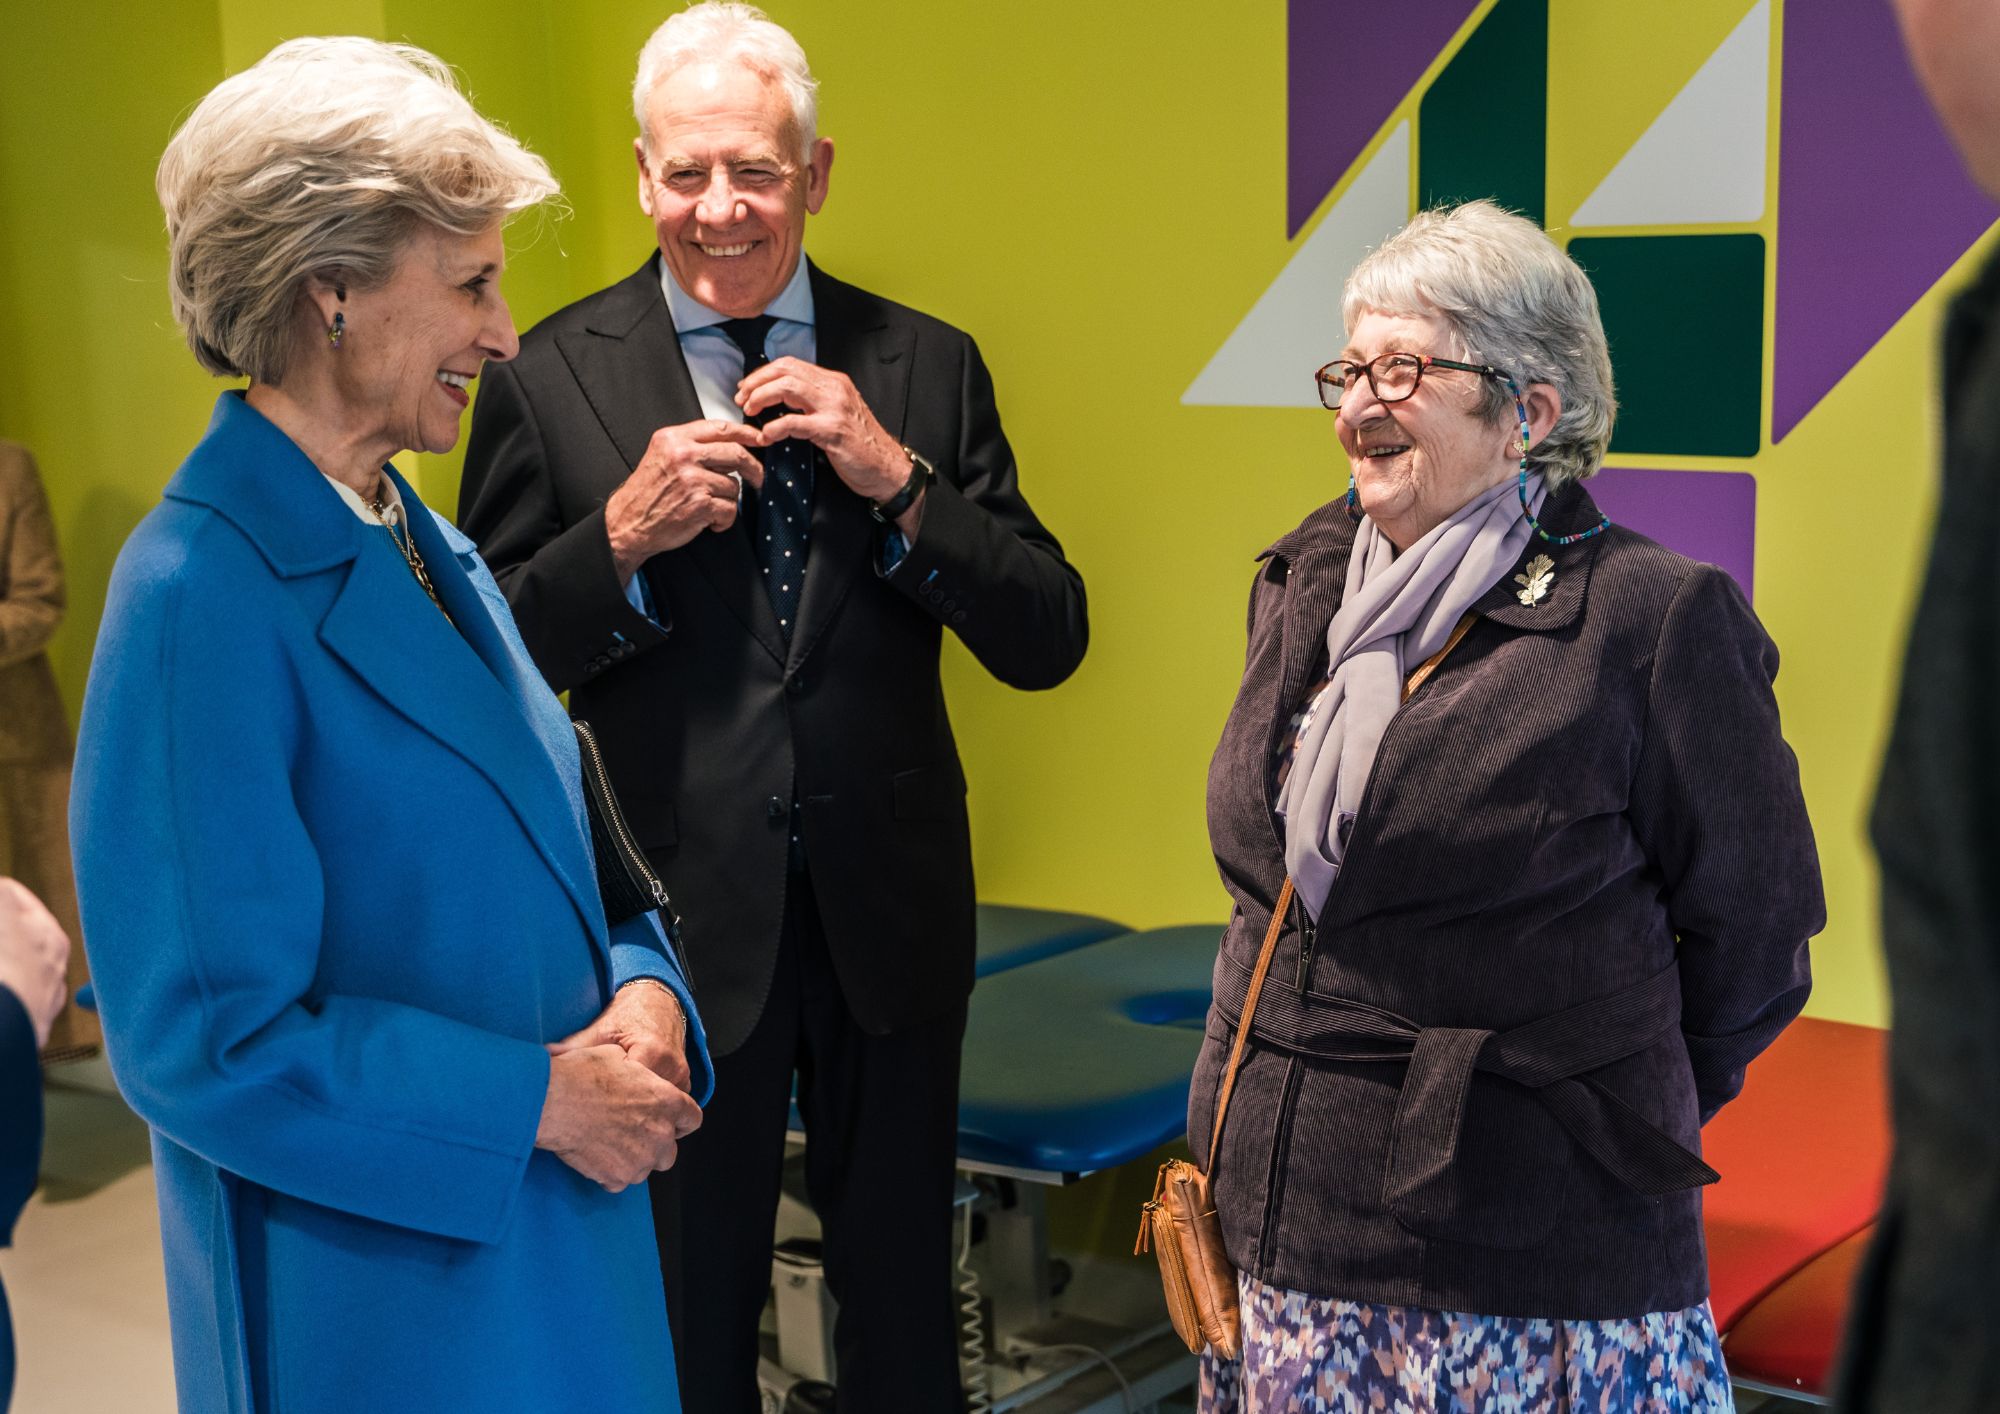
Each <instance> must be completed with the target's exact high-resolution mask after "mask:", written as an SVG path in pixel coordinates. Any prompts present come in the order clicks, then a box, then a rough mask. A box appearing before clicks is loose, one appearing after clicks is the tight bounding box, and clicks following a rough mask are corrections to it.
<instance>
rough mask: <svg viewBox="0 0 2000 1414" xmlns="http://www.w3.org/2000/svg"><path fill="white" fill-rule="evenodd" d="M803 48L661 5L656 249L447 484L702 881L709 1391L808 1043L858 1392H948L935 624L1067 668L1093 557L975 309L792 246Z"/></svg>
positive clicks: (672, 875)
mask: <svg viewBox="0 0 2000 1414" xmlns="http://www.w3.org/2000/svg"><path fill="white" fill-rule="evenodd" d="M814 87H815V84H814V80H813V79H812V76H811V73H810V70H809V69H808V67H807V65H806V60H805V56H804V54H803V53H802V52H801V51H800V50H799V47H798V45H797V43H796V41H794V40H793V39H792V37H791V36H790V35H789V34H787V33H786V32H785V31H784V30H782V29H780V28H778V27H777V26H776V25H774V24H772V23H771V22H770V21H768V20H766V19H765V18H764V17H763V16H762V15H761V14H759V13H758V12H757V11H755V10H753V9H751V8H749V7H748V6H743V5H733V4H716V3H709V4H702V5H697V6H695V7H694V8H693V9H691V10H689V11H687V12H685V13H683V14H680V15H677V16H675V17H674V18H673V19H671V20H669V21H668V22H667V23H666V24H665V25H663V26H662V27H661V28H660V30H659V31H658V32H657V33H656V34H655V35H654V36H653V38H652V40H651V41H649V43H648V44H647V46H646V48H645V51H644V52H643V53H642V54H641V56H640V64H639V77H638V82H637V84H636V86H635V99H634V106H635V110H636V116H637V117H638V119H639V124H640V131H641V136H640V138H639V140H638V141H637V143H636V144H635V148H636V152H637V157H638V168H639V172H638V178H639V201H640V205H641V206H642V207H643V208H644V209H645V211H646V212H647V214H648V215H650V216H651V217H652V219H653V224H654V228H655V231H656V233H657V237H658V245H659V252H658V254H657V256H655V257H654V258H651V259H649V260H648V261H647V262H646V264H645V265H644V266H643V267H641V268H640V270H639V271H638V272H637V273H636V274H634V275H632V276H631V277H630V278H629V279H626V280H624V281H622V282H620V283H619V284H617V285H614V286H612V287H611V288H609V289H607V290H604V291H601V292H600V293H598V294H595V295H592V296H590V297H589V298H587V299H584V300H582V301H580V302H578V303H577V304H574V305H572V306H570V307H569V308H567V309H564V310H561V311H559V312H558V313H556V314H555V315H553V316H551V317H550V318H549V319H547V320H546V321H544V322H543V323H542V324H541V325H540V326H539V327H538V328H536V329H534V330H532V331H531V332H530V333H529V334H527V335H526V336H525V338H524V339H523V342H522V350H521V355H520V358H519V359H518V360H517V361H516V362H515V363H513V364H510V365H505V366H500V367H495V368H492V369H490V370H489V371H488V373H487V375H486V380H485V381H486V387H485V388H484V390H483V391H482V393H481V395H480V397H479V401H478V406H477V408H476V410H475V413H474V418H473V429H472V437H471V443H470V447H469V451H468V455H467V459H466V470H465V480H464V490H463V493H462V499H461V503H460V510H461V520H462V522H463V524H464V526H465V528H466V530H467V532H468V533H469V534H471V535H472V536H473V537H474V538H475V539H476V540H477V541H478V542H479V546H480V549H481V551H482V553H483V554H484V555H485V556H486V558H487V560H488V562H489V563H490V564H491V565H492V567H493V569H494V572H495V573H496V574H497V575H498V577H499V579H500V581H501V583H502V584H503V585H504V586H505V588H506V592H507V595H508V597H509V599H510V600H511V602H512V604H513V607H514V612H515V615H516V617H517V618H518V620H519V622H520V626H521V632H522V634H523V636H524V638H525V639H526V641H527V644H528V646H529V649H530V651H531V652H532V653H533V654H534V656H535V659H536V661H537V662H538V663H539V664H540V666H541V668H542V670H543V672H544V673H545V674H546V675H547V676H548V678H549V681H550V682H551V683H552V684H553V685H554V686H555V687H556V688H558V689H568V690H570V692H571V694H572V695H571V699H570V706H571V710H572V712H573V713H574V714H575V715H576V716H578V717H579V718H583V719H587V720H588V721H590V722H591V723H592V724H593V725H594V726H595V728H596V729H597V733H598V735H599V737H600V738H601V740H602V742H603V750H604V754H605V757H606V760H607V762H608V764H609V766H610V769H611V773H612V775H613V778H614V780H615V781H616V784H617V786H618V789H619V791H620V793H621V795H622V796H623V798H624V801H625V805H626V809H627V813H628V814H629V815H630V817H631V822H632V827H633V829H634V831H635V833H636V834H637V835H638V837H639V843H640V844H641V845H642V846H643V847H644V848H645V849H646V850H647V851H648V852H649V853H650V855H651V856H652V858H653V860H654V861H655V862H656V863H657V865H658V866H659V868H660V869H661V871H662V872H663V873H664V875H665V877H666V879H667V882H668V885H669V887H670V889H671V891H672V893H673V896H674V899H675V902H676V904H677V905H678V906H679V907H680V908H681V909H682V910H683V911H684V913H685V915H686V917H685V936H686V945H687V952H688V959H689V963H690V966H691V969H692V971H693V974H694V979H695V982H694V985H695V988H696V991H697V995H698V997H699V999H700V1002H701V1006H702V1011H703V1014H704V1016H705V1017H706V1018H707V1022H708V1028H709V1041H710V1046H711V1050H712V1054H713V1055H714V1056H715V1058H716V1066H717V1071H716V1077H717V1084H716V1098H715V1101H714V1103H713V1105H712V1106H711V1108H710V1109H709V1111H708V1114H707V1116H706V1119H705V1121H704V1125H703V1128H702V1131H701V1140H700V1143H699V1144H698V1145H690V1146H688V1148H687V1149H686V1150H685V1152H684V1156H683V1158H682V1160H681V1163H680V1165H679V1166H678V1167H677V1168H676V1169H675V1171H674V1173H673V1175H672V1176H671V1177H670V1178H666V1179H664V1180H663V1182H662V1183H661V1184H660V1185H659V1186H658V1187H656V1190H655V1198H656V1202H655V1214H656V1217H657V1218H658V1219H659V1239H660V1245H661V1253H662V1266H663V1269H664V1271H665V1275H666V1280H667V1290H668V1304H669V1309H670V1311H671V1313H672V1315H673V1317H674V1321H675V1325H676V1342H675V1343H676V1348H677V1350H678V1352H679V1358H680V1365H681V1384H682V1392H683V1398H684V1399H685V1401H686V1404H687V1407H688V1408H690V1409H692V1410H700V1411H702V1414H735V1411H739V1410H741V1411H752V1410H755V1409H756V1408H757V1407H758V1406H757V1393H756V1388H755V1367H756V1359H757V1333H756V1326H757V1318H758V1313H759V1311H760V1310H761V1308H762V1306H763V1302H764V1298H765V1294H766V1290H767V1287H768V1278H769V1269H770V1241H771V1232H772V1216H773V1212H774V1209H775V1206H776V1202H777V1196H778V1185H779V1173H780V1168H781V1163H782V1151H783V1140H784V1131H785V1127H786V1114H787V1100H788V1096H789V1094H790V1093H791V1091H792V1089H793V1083H794V1076H795V1075H796V1077H797V1092H798V1100H799V1107H800V1110H801V1112H802V1114H803V1116H804V1119H805V1124H806V1129H807V1132H808V1135H809V1136H810V1137H809V1143H808V1156H807V1180H808V1186H809V1189H810V1192H811V1197H812V1200H813V1204H814V1206H815V1208H817V1210H818V1212H819V1215H820V1218H821V1220H822V1223H823V1225H824V1229H825V1249H824V1255H825V1260H826V1270H827V1280H828V1284H829V1286H830V1288H831V1290H832V1292H833V1295H834V1296H835V1298H836V1299H837V1301H838V1303H839V1308H840V1315H839V1322H838V1326H837V1328H836V1332H835V1348H836V1357H837V1361H838V1366H839V1389H840V1407H841V1408H842V1409H856V1410H868V1411H871V1414H893V1411H900V1410H910V1411H922V1412H923V1414H935V1412H936V1411H946V1410H950V1409H952V1408H955V1407H957V1405H958V1402H959V1399H960V1394H959V1375H958V1367H957V1359H956V1354H955V1351H954V1346H953V1330H952V1325H951V1317H950V1305H949V1290H948V1285H947V1280H948V1273H949V1258H950V1235H951V1217H950V1211H951V1186H952V1167H953V1159H954V1140H955V1131H956V1102H957V1082H958V1057H959V1044H960V1040H961V1037H962V1034H963V1030H964V1024H965V1008H966V997H967V994H968V992H969V990H970V987H971V982H972V958H973V949H972V944H973V883H972V860H971V850H970V845H969V839H968V831H967V821H966V809H965V799H964V796H965V778H964V775H963V773H962V771H961V768H960V765H959V761H958V756H957V751H956V748H955V746H954V744H953V740H952V734H951V727H950V723H949V721H948V719H947V717H946V713H945V704H944V698H943V694H942V692H941V690H940V686H939V679H938V655H939V646H940V642H941V640H942V637H943V633H944V631H945V630H946V629H949V630H950V631H951V632H953V633H955V634H956V635H958V637H959V639H960V640H961V641H962V642H963V643H965V645H966V646H967V647H968V648H969V649H970V650H971V651H972V653H973V654H974V656H975V657H977V658H978V659H979V661H980V662H981V663H982V664H984V665H985V666H986V668H987V669H988V670H989V671H990V672H992V673H993V674H994V675H995V676H996V677H998V678H1000V679H1001V680H1002V681H1004V682H1007V683H1009V684H1011V685H1013V686H1016V687H1022V688H1046V687H1053V686H1054V685H1056V684H1057V683H1060V682H1061V681H1063V679H1064V678H1066V677H1068V676H1069V674H1070V673H1071V672H1072V671H1073V670H1074V669H1075V667H1076V665H1077V663H1078V662H1079V660H1080V659H1081V658H1082V656H1083V652H1084V645H1085V640H1086V626H1085V611H1084V594H1083V584H1082V581H1081V579H1080V577H1079V576H1078V574H1077V572H1076V571H1075V570H1074V569H1073V568H1071V567H1070V565H1069V564H1068V563H1067V562H1066V561H1065V560H1064V558H1063V554H1062V550H1061V547H1060V546H1059V545H1058V544H1057V543H1056V540H1055V537H1054V536H1052V535H1051V534H1050V533H1049V532H1048V531H1047V530H1046V529H1045V528H1044V527H1043V525H1042V523H1041V522H1040V521H1039V520H1038V519H1037V518H1036V516H1035V514H1034V512H1033V511H1032V510H1030V509H1029V507H1028V503H1027V501H1026V500H1025V499H1024V498H1023V496H1022V494H1021V491H1020V488H1019V485H1018V483H1017V479H1016V475H1015V467H1014V458H1013V455H1012V453H1011V452H1010V450H1009V449H1008V445H1007V440H1006V437H1005V436H1004V434H1003V433H1002V431H1001V428H1000V419H999V415H998V412H997V410H996V408H995V405H994V394H993V385H992V382H991V379H990V378H989V377H988V374H987V371H986V368H985V365H984V363H983V362H982V361H981V359H980V356H979V352H978V350H977V348H976V347H975V346H974V344H973V342H972V340H971V339H970V338H968V337H967V336H966V335H965V334H963V333H961V332H960V331H958V330H956V329H954V328H951V327H950V326H948V325H945V324H942V323H940V322H938V321H937V320H935V319H931V318H927V317H926V316H924V315H921V314H918V313H916V312H914V311H912V310H909V309H906V308H904V307H902V306H900V305H896V304H892V303H891V302H889V301H888V300H886V299H883V298H881V297H879V296H877V295H874V294H871V293H869V292H867V291H864V290H860V289H856V288H855V287H853V286H851V285H847V284H843V283H842V282H840V281H839V280H836V279H833V278H832V277H831V276H829V275H827V274H826V273H825V272H823V271H821V270H819V269H818V268H817V267H815V266H813V265H812V264H811V263H810V262H809V261H807V260H806V259H805V257H804V254H803V250H802V245H803V240H804V232H805V226H806V218H807V216H808V215H809V214H812V213H815V212H817V211H818V210H819V209H820V207H821V204H822V203H823V202H824V201H825V199H826V194H827V184H828V176H829V172H830V170H831V167H832V163H833V145H832V143H831V142H830V141H828V140H827V139H825V138H822V137H819V136H817V133H816V114H815V107H814Z"/></svg>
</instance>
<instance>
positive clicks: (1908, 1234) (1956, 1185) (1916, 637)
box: [1840, 261, 2000, 1414]
mask: <svg viewBox="0 0 2000 1414" xmlns="http://www.w3.org/2000/svg"><path fill="white" fill-rule="evenodd" d="M1944 387H1945V462H1944V488H1943V494H1942V497H1941V499H1940V501H1939V505H1938V517H1937V532H1936V538H1935V540H1934V542H1933V544H1932V547H1931V560H1930V569H1929V572H1928V574H1927V575H1926V577H1925V581H1924V588H1923V594H1922V598H1921V599H1920V601H1919V603H1918V605H1917V614H1916V619H1915V621H1914V622H1913V623H1912V624H1911V627H1910V646H1909V655H1908V658H1907V660H1906V661H1905V663H1904V667H1903V686H1902V695H1901V700H1900V702H1899V703H1898V705H1897V709H1896V723H1895V727H1894V729H1893V731H1892V733H1891V735H1890V739H1889V749H1888V754H1887V756H1886V758H1885V759H1884V761H1883V764H1882V782H1881V786H1880V789H1879V791H1878V793H1877V795H1876V798H1875V817H1874V821H1873V834H1874V841H1875V849H1876V852H1877V853H1878V854H1879V855H1880V856H1881V861H1882V944H1883V948H1884V950H1885V952H1886V953H1887V956H1888V964H1889V994H1890V999H1891V1002H1892V1010H1893V1016H1892V1020H1893V1023H1894V1030H1893V1032H1892V1035H1891V1038H1890V1043H1889V1055H1890V1073H1891V1101H1892V1104H1893V1109H1894V1116H1895V1129H1896V1151H1895V1157H1894V1159H1893V1161H1892V1162H1891V1164H1890V1169H1889V1192H1888V1197H1887V1199H1886V1201H1885V1202H1884V1205H1883V1210H1882V1218H1881V1225H1880V1227H1879V1229H1878V1231H1877V1235H1876V1241H1875V1245H1874V1247H1873V1249H1872V1250H1871V1251H1870V1253H1869V1258H1868V1261H1867V1263H1866V1265H1865V1266H1864V1267H1863V1270H1862V1273H1861V1277H1860V1279H1859V1281H1858V1283H1857V1285H1856V1288H1855V1297H1854V1306H1853V1318H1852V1322H1851V1324H1850V1327H1849V1332H1848V1343H1847V1348H1846V1370H1845V1373H1844V1377H1843V1379H1842V1381H1841V1386H1842V1394H1841V1398H1840V1402H1841V1404H1842V1406H1843V1407H1844V1408H1847V1409H1850V1410H1868V1411H1890V1410H1894V1411H1903V1410H1909V1411H1912V1414H1916V1411H1922V1414H1974V1411H1979V1414H1986V1411H1990V1410H1992V1409H1994V1408H1996V1407H2000V1339H1996V1337H1995V1330H1996V1329H2000V1286H1996V1284H1995V1273H1996V1272H2000V1131H1996V1127H1995V1121H1994V1115H1995V1114H2000V261H1995V262H1993V263H1990V264H1989V265H1988V266H1987V268H1986V271H1985V273H1984V274H1983V275H1982V276H1981V278H1980V281H1979V283H1978V285H1977V286H1976V287H1975V288H1973V289H1972V290H1971V291H1969V292H1967V293H1966V294H1965V295H1964V296H1963V297H1961V299H1960V300H1959V302H1958V303H1957V305H1956V306H1954V308H1953V310H1952V314H1951V318H1950V321H1949V323H1948V324H1947V326H1946V336H1945V379H1944ZM1909 474H1910V475H1920V474H1921V472H1918V471H1915V470H1912V471H1911V472H1910V473H1909Z"/></svg>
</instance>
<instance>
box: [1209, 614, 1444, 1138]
mask: <svg viewBox="0 0 2000 1414" xmlns="http://www.w3.org/2000/svg"><path fill="white" fill-rule="evenodd" d="M1478 617H1479V615H1477V614H1467V615H1466V616H1465V617H1464V618H1462V619H1460V620H1459V621H1458V627H1457V628H1455V629H1453V630H1452V631H1451V637H1450V638H1447V639H1446V640H1445V642H1444V647H1442V648H1440V649H1438V651H1437V652H1435V653H1433V654H1431V656H1430V657H1428V658H1426V659H1425V660H1424V661H1423V663H1422V665H1421V666H1419V667H1418V669H1417V670H1416V671H1415V672H1414V673H1411V674H1410V678H1409V681H1408V682H1406V683H1404V684H1403V700H1404V701H1405V702H1407V701H1409V700H1410V694H1411V693H1413V692H1415V691H1416V690H1417V689H1418V688H1420V687H1422V686H1423V685H1424V682H1425V680H1426V679H1428V678H1429V677H1430V675H1431V674H1432V673H1434V672H1436V671H1437V666H1438V664H1439V663H1442V662H1443V661H1444V656H1445V654H1447V653H1449V652H1451V650H1452V649H1454V648H1456V647H1458V645H1459V642H1460V640H1462V639H1463V638H1464V637H1465V635H1466V633H1467V631H1468V630H1470V629H1471V627H1472V625H1473V623H1474V622H1475V621H1476V620H1477V619H1478ZM1291 904H1292V876H1291V875H1289V874H1287V875H1286V876H1285V886H1284V887H1283V888H1281V889H1279V890H1278V901H1277V903H1276V904H1274V905H1273V906H1272V908H1271V926H1270V927H1269V928H1267V929H1265V930H1264V946H1263V948H1262V949H1260V950H1259V951H1258V953H1257V966H1256V968H1255V969H1254V970H1253V971H1252V972H1251V973H1250V989H1249V990H1248V991H1247V992H1245V993H1244V994H1243V1015H1242V1017H1241V1019H1239V1020H1238V1021H1237V1023H1236V1042H1235V1044H1234V1045H1232V1046H1231V1047H1230V1048H1229V1064H1228V1065H1227V1066H1225V1067H1223V1071H1222V1088H1221V1089H1220V1090H1218V1091H1217V1092H1216V1095H1215V1123H1214V1124H1212V1125H1210V1126H1209V1130H1208V1162H1207V1163H1206V1164H1204V1165H1202V1172H1203V1173H1214V1172H1215V1156H1216V1155H1217V1154H1218V1153H1220V1152H1221V1145H1222V1120H1223V1116H1225V1115H1227V1114H1228V1113H1229V1096H1230V1094H1231V1092H1232V1091H1234V1090H1235V1089H1236V1067H1237V1066H1238V1065H1239V1064H1241V1063H1242V1060H1243V1040H1244V1038H1245V1037H1246V1036H1248V1035H1249V1034H1250V1018H1251V1017H1253V1016H1255V1015H1256V1014H1257V997H1258V995H1259V994H1260V993H1261V992H1263V990H1264V974H1265V973H1267V972H1269V971H1270V970H1271V957H1272V955H1273V954H1274V953H1276V952H1277V949H1278V934H1279V933H1280V932H1282V931H1283V929H1284V926H1285V911H1286V910H1287V909H1288V908H1290V907H1291Z"/></svg>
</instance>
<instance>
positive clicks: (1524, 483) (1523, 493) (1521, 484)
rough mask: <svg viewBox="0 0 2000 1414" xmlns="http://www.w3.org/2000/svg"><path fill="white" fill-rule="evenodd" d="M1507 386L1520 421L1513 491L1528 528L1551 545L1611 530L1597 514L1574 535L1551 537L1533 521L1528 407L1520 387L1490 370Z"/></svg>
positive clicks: (1604, 518) (1602, 514)
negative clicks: (1517, 473) (1517, 472)
mask: <svg viewBox="0 0 2000 1414" xmlns="http://www.w3.org/2000/svg"><path fill="white" fill-rule="evenodd" d="M1492 371H1493V372H1494V374H1496V375H1497V376H1498V377H1499V378H1500V380H1501V381H1502V382H1503V383H1505V384H1506V385H1507V391H1508V392H1509V393H1511V394H1513V396H1514V415H1515V416H1516V417H1518V418H1520V419H1521V474H1520V476H1519V477H1517V478H1516V479H1515V482H1514V486H1515V490H1516V491H1517V492H1518V493H1519V495H1520V497H1521V514H1522V515H1524V516H1526V517H1527V518H1528V526H1529V528H1530V529H1532V530H1533V531H1534V532H1535V534H1537V535H1539V536H1541V537H1542V539H1544V540H1546V541H1548V542H1549V544H1551V545H1574V544H1576V542H1577V541H1579V540H1588V539H1590V537H1591V536H1593V535H1602V534H1603V533H1604V532H1605V531H1607V530H1609V529H1610V528H1611V517H1610V516H1608V515H1605V514H1604V513H1603V512H1602V511H1600V512H1598V521H1597V524H1596V525H1593V526H1592V527H1591V528H1590V529H1588V530H1579V531H1577V532H1576V533H1575V534H1574V535H1551V534H1549V533H1548V532H1547V531H1546V530H1544V529H1542V523H1541V522H1540V521H1538V520H1536V519H1535V513H1534V511H1533V510H1532V509H1531V508H1530V507H1529V505H1528V447H1529V433H1528V405H1527V404H1526V403H1525V402H1523V401H1522V400H1521V387H1520V385H1519V384H1518V383H1516V382H1515V381H1514V380H1513V378H1512V377H1511V376H1510V375H1508V374H1505V373H1501V372H1500V370H1499V369H1497V368H1496V369H1494V370H1492Z"/></svg>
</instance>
